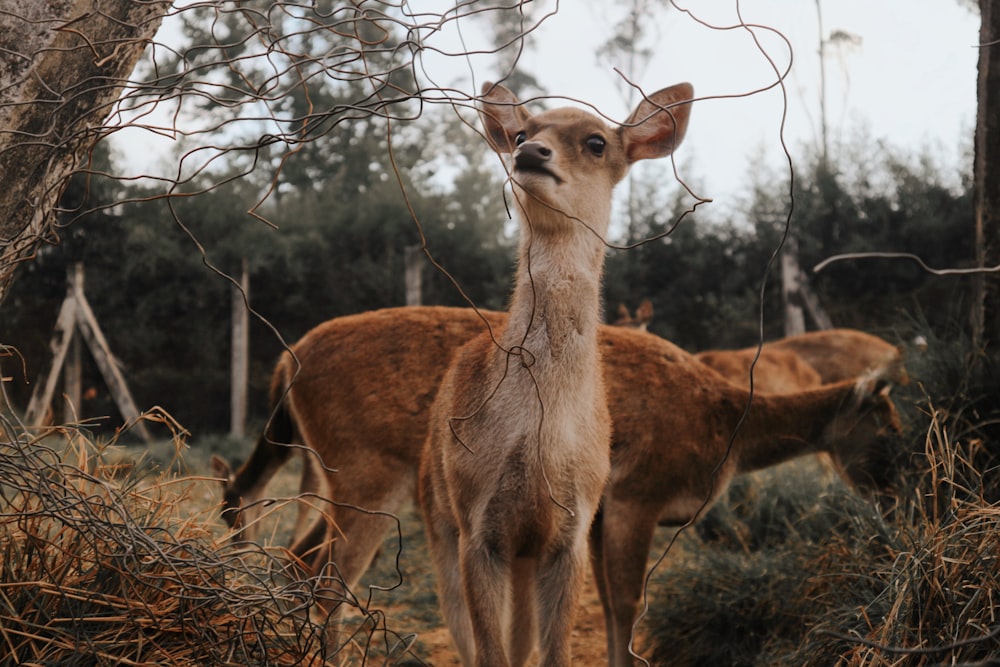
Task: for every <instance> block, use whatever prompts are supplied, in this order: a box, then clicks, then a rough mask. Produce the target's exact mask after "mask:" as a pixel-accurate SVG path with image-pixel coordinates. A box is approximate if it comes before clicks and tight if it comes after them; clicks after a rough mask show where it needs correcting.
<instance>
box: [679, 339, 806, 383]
mask: <svg viewBox="0 0 1000 667" xmlns="http://www.w3.org/2000/svg"><path fill="white" fill-rule="evenodd" d="M694 356H695V358H696V359H698V361H700V362H701V363H703V364H705V365H706V366H710V367H712V368H714V369H715V370H716V371H718V372H719V373H721V374H722V375H724V376H725V377H726V378H727V379H728V380H729V381H730V382H733V383H735V384H737V385H739V386H741V387H747V388H749V387H750V367H751V364H752V365H753V389H754V391H760V392H764V393H768V394H787V393H790V392H794V391H799V390H801V389H807V388H809V387H818V386H819V385H821V384H823V381H822V378H821V377H820V375H819V373H818V372H817V371H816V369H815V368H813V367H812V366H810V365H809V364H808V363H806V361H805V360H804V359H803V358H802V357H800V356H799V355H797V354H796V353H795V352H792V351H791V350H781V349H774V348H769V347H766V346H765V347H763V348H761V350H760V356H758V355H757V348H756V347H752V348H746V349H743V350H706V351H704V352H699V353H697V354H696V355H694ZM755 359H756V362H755Z"/></svg>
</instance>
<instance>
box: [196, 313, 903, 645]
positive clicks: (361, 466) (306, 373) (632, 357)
mask: <svg viewBox="0 0 1000 667" xmlns="http://www.w3.org/2000/svg"><path fill="white" fill-rule="evenodd" d="M481 317H485V318H486V320H487V322H488V323H489V325H490V327H492V329H493V330H494V331H497V330H500V329H502V328H503V326H504V322H505V321H506V316H505V315H504V314H502V313H492V312H487V311H480V312H479V313H478V314H477V313H476V312H475V311H472V310H470V309H459V308H441V307H419V308H393V309H386V310H380V311H374V312H370V313H363V314H360V315H351V316H347V317H341V318H337V319H334V320H330V321H328V322H324V323H323V324H321V325H319V326H317V327H316V328H315V329H313V330H312V331H310V332H309V333H308V334H306V336H304V337H303V338H302V339H301V340H300V341H299V342H298V343H296V344H295V345H294V346H293V348H292V352H293V353H294V355H295V356H294V358H293V357H292V355H291V354H288V353H286V354H285V355H284V356H283V357H282V359H281V361H280V362H279V364H278V367H277V368H276V370H275V376H274V377H275V383H274V388H275V391H274V392H273V394H272V396H273V398H274V400H275V401H276V403H275V405H276V408H275V409H276V415H275V417H274V419H272V431H274V433H271V434H270V435H271V437H272V438H274V439H276V440H277V439H278V437H279V433H281V434H282V435H281V436H280V437H281V438H291V435H289V434H293V435H294V440H293V439H280V440H278V442H279V443H281V442H296V443H301V444H303V445H304V446H306V447H308V449H304V451H305V452H307V453H309V454H311V455H310V456H308V457H307V458H308V459H309V460H319V461H322V462H323V464H325V466H326V467H327V470H325V471H324V476H325V477H324V478H325V480H326V485H327V486H328V489H327V490H325V491H324V492H323V493H324V494H325V495H327V496H328V497H329V498H331V499H336V501H337V504H336V505H334V504H332V503H331V504H329V505H328V506H326V507H324V514H325V516H324V517H321V518H318V519H317V520H316V521H315V523H313V528H312V530H310V531H308V532H306V533H301V534H299V539H298V540H297V541H296V544H295V545H294V547H293V549H294V550H297V552H298V553H299V554H300V555H301V554H305V553H306V552H307V551H308V550H309V549H310V548H312V547H314V546H315V545H317V544H319V543H321V542H323V541H324V540H325V539H329V538H327V536H328V535H331V536H336V538H337V539H334V540H332V542H331V543H330V547H329V548H330V551H329V552H328V553H327V554H325V557H326V558H330V559H332V560H333V561H334V562H336V563H337V566H338V568H339V571H340V573H341V575H342V577H343V579H344V581H345V583H346V584H347V586H348V587H349V588H352V589H353V588H354V587H355V586H356V585H357V584H358V582H359V581H360V579H361V576H362V574H363V573H364V572H365V570H366V569H367V568H368V565H369V563H370V562H371V560H372V558H373V557H374V555H375V553H376V552H377V550H378V548H379V546H380V545H381V543H382V539H383V536H384V535H385V534H386V532H387V531H388V530H389V528H390V526H391V525H392V524H391V523H390V519H388V518H386V516H385V515H389V514H400V513H401V512H402V510H403V508H404V507H405V505H406V504H407V503H409V502H411V500H412V499H413V497H414V495H415V493H416V474H417V467H418V463H419V458H420V451H421V447H422V444H423V441H424V438H425V434H426V429H427V419H428V417H427V407H428V406H429V405H430V403H431V402H432V401H433V398H434V395H435V392H436V391H437V387H438V384H439V383H440V380H441V377H442V375H443V374H444V369H445V368H446V367H447V365H448V360H449V358H450V355H451V351H452V350H453V349H454V348H456V347H458V346H460V345H461V344H463V343H464V342H466V341H468V340H470V339H471V338H472V337H473V336H475V335H476V334H478V333H481V332H482V330H483V328H484V327H485V325H484V324H483V320H482V319H481ZM600 339H601V356H602V363H603V366H604V378H605V384H606V387H607V392H608V406H609V410H610V413H611V417H612V422H613V424H614V437H613V452H614V453H613V457H612V472H611V482H612V486H609V487H608V488H607V489H606V496H607V497H608V498H610V499H612V502H611V503H610V504H609V508H610V509H611V510H612V516H614V517H616V518H617V517H620V516H621V513H622V511H624V509H625V508H626V507H628V506H627V505H626V504H625V494H626V492H631V493H637V494H640V495H641V494H642V493H646V494H648V495H649V499H650V502H651V503H652V505H653V507H654V508H655V507H657V506H659V505H663V506H668V505H671V504H673V505H677V504H681V505H685V504H686V505H689V507H688V509H689V510H690V512H691V513H693V512H695V511H696V510H697V509H699V505H698V504H697V503H696V501H694V500H692V499H691V496H692V494H693V493H694V492H695V491H696V490H697V485H696V484H695V483H694V480H696V479H697V480H703V479H704V478H705V477H707V476H710V469H709V470H708V471H706V470H705V466H706V465H707V464H708V462H709V461H710V460H711V459H713V458H714V457H719V458H721V453H720V452H722V451H724V450H725V448H726V445H727V443H728V441H729V438H730V436H731V435H732V431H733V428H734V426H735V422H736V419H737V416H738V408H739V409H742V407H743V406H745V405H746V403H747V400H748V398H749V394H748V392H747V390H746V389H744V388H740V387H738V386H734V385H731V384H730V383H729V382H727V381H726V379H725V378H723V377H722V376H721V375H719V374H717V373H715V372H714V371H712V370H711V369H709V368H707V367H705V366H704V365H702V364H700V363H699V362H698V361H697V360H696V359H695V358H694V357H693V356H692V355H690V354H688V353H686V352H684V351H683V350H680V349H679V348H677V347H676V346H673V345H671V344H670V343H668V342H666V341H663V340H662V339H659V338H657V337H655V336H653V335H651V334H641V333H639V332H631V331H624V330H622V329H619V328H616V327H610V326H603V327H601V328H600ZM296 359H297V360H298V361H297V362H296V361H295V360H296ZM300 366H301V370H300V371H299V372H298V374H297V375H296V374H295V370H296V369H297V368H299V367H300ZM286 382H291V385H290V386H286V385H285V383H286ZM286 389H287V391H286ZM822 391H824V392H826V391H832V392H833V393H832V394H820V396H822V397H825V398H826V399H827V401H826V403H824V404H822V405H821V407H823V408H824V409H829V410H830V411H829V412H824V413H823V414H820V415H819V416H816V415H815V414H812V413H811V412H809V411H810V410H812V409H814V404H813V402H812V400H810V401H805V400H803V399H800V398H797V397H796V396H775V397H764V396H763V395H757V396H755V397H754V399H753V403H752V405H753V406H754V407H753V410H752V412H751V415H750V416H751V417H752V419H749V420H748V421H747V423H746V424H744V425H743V426H742V427H741V429H740V433H742V434H743V435H741V440H740V441H737V442H742V439H743V438H749V436H752V438H749V440H753V439H755V438H757V437H761V438H763V437H764V436H765V435H766V436H767V437H768V438H769V442H770V445H769V446H770V447H772V448H773V447H774V446H775V445H778V446H784V447H786V449H785V450H784V451H781V452H778V453H777V454H774V456H773V458H774V459H775V460H774V461H773V462H778V460H780V459H782V457H784V458H791V457H794V456H797V455H800V454H806V453H809V452H811V451H815V449H817V448H820V447H823V446H826V447H829V448H831V449H833V450H834V451H836V452H838V455H842V456H843V457H844V459H845V462H850V461H853V459H854V457H856V456H863V455H864V452H865V450H866V449H869V448H875V447H878V446H881V444H882V443H881V441H880V433H878V432H877V430H876V424H877V423H876V422H874V421H873V420H875V419H877V418H879V417H881V418H882V419H883V420H884V421H885V423H886V424H888V425H890V426H892V425H893V424H894V421H893V420H894V412H893V408H892V405H891V402H890V401H889V399H888V397H887V396H885V395H884V393H883V392H882V391H881V390H879V389H878V388H877V385H875V386H871V385H867V384H865V385H862V387H861V388H860V390H855V389H854V388H852V387H851V386H850V385H849V384H848V385H845V386H836V385H835V386H834V387H832V388H830V387H828V388H825V389H823V390H822ZM812 393H813V392H810V395H811V394H812ZM814 398H815V397H814ZM831 398H835V399H836V400H832V401H831V400H830V399H831ZM856 399H857V400H856ZM840 401H843V404H841V403H840ZM868 408H871V409H872V413H871V414H870V415H869V416H868V417H867V418H866V419H864V420H862V421H861V423H860V426H861V427H860V428H855V429H853V430H851V429H850V428H849V427H850V425H851V422H852V419H851V416H852V415H856V414H857V412H858V411H861V412H862V413H863V412H864V410H865V409H868ZM769 419H773V420H774V421H773V423H770V424H769V423H768V420H769ZM813 419H814V423H812V424H809V420H813ZM789 422H791V423H792V426H794V428H790V427H787V426H785V425H786V424H788V423H789ZM806 425H809V426H811V427H812V429H813V431H814V432H815V433H819V436H817V438H810V439H800V438H798V437H797V436H800V435H801V434H800V433H798V431H799V430H800V429H801V428H802V427H803V426H806ZM744 428H746V429H751V428H752V430H747V431H746V432H745V433H744V431H743V429H744ZM783 429H788V432H783ZM824 429H825V437H826V440H823V437H824ZM837 432H843V433H848V435H845V436H844V437H843V438H840V439H834V438H831V437H830V435H831V434H834V433H837ZM633 441H634V442H633ZM764 444H765V445H766V444H767V443H764ZM763 446H764V445H761V447H763ZM740 447H741V448H740V449H737V450H734V456H733V457H732V458H730V460H729V462H728V463H727V465H728V466H730V467H729V468H728V469H727V470H726V471H725V475H724V476H723V478H722V480H720V483H719V484H717V485H716V488H715V489H714V490H713V497H717V495H718V493H721V491H722V489H723V487H724V486H725V484H723V483H721V482H722V481H723V480H725V479H728V478H727V477H726V475H731V474H737V471H736V470H734V469H733V468H732V466H733V465H734V462H737V463H736V465H738V466H739V471H742V470H743V468H744V467H745V466H747V465H748V461H752V460H756V461H757V464H766V461H764V460H762V459H767V458H769V457H763V456H761V455H759V454H758V455H757V456H755V457H752V456H751V455H750V454H749V453H747V452H749V451H750V447H749V445H742V446H740ZM294 451H295V450H294V449H292V448H290V447H285V446H282V445H280V444H274V443H271V442H268V439H267V438H262V439H261V441H260V442H259V443H258V445H257V447H256V449H255V450H254V453H253V454H252V455H251V456H250V458H249V459H248V461H247V462H246V464H244V465H243V466H242V467H241V468H240V469H239V470H238V471H237V472H236V473H235V474H231V473H230V470H229V467H228V465H227V464H226V463H225V462H224V461H222V460H221V459H219V458H217V457H216V458H214V463H213V469H214V470H215V474H216V475H217V476H219V477H222V478H223V479H226V480H228V481H227V482H226V483H225V488H226V492H225V494H224V495H225V498H226V506H227V507H226V511H225V513H224V517H225V518H226V519H227V521H230V523H234V522H235V523H237V525H239V520H241V518H242V517H243V514H244V513H245V512H248V511H249V510H246V509H244V510H243V511H240V509H241V507H242V508H247V507H248V506H252V505H253V503H254V501H255V500H257V499H259V498H260V497H261V496H262V495H263V490H264V487H265V486H266V484H267V482H268V480H269V479H270V475H272V474H273V472H274V471H275V470H277V469H278V467H279V466H280V465H281V464H282V463H284V461H285V460H287V458H288V457H289V456H290V455H291V454H292V453H293V452H294ZM699 451H701V452H703V453H702V454H699V453H698V452H699ZM737 454H739V456H738V457H737V456H736V455H737ZM644 461H649V462H651V463H650V467H651V468H652V467H653V466H655V467H656V468H657V469H658V470H666V471H668V472H669V473H670V474H668V475H666V476H665V477H664V478H663V479H662V480H660V479H655V481H654V482H653V483H652V484H651V487H652V488H646V489H645V490H643V489H642V488H634V489H633V488H631V487H630V477H632V476H635V475H636V474H637V472H636V470H637V469H640V470H641V468H642V467H643V465H644V464H643V462H644ZM306 470H309V468H308V467H307V468H306ZM623 471H624V472H623ZM671 471H672V472H671ZM676 475H680V476H682V477H685V478H688V477H690V479H691V480H692V483H691V484H677V483H676V482H674V481H672V480H673V479H674V477H675V476H676ZM652 477H654V478H655V475H653V476H652ZM312 480H313V478H312V477H310V476H308V475H307V476H305V478H304V480H303V483H304V489H303V490H304V491H307V492H308V491H313V490H316V487H315V486H313V482H312ZM647 481H648V480H647ZM654 492H655V493H654ZM662 494H666V498H663V497H661V495H662ZM707 496H708V493H707V492H706V493H705V496H704V497H702V498H701V499H697V502H702V501H704V500H705V499H706V498H707ZM674 498H676V499H678V500H677V502H676V503H672V502H671V501H672V499H674ZM633 502H638V498H633ZM639 509H640V510H641V514H640V517H639V518H638V519H637V520H638V521H639V522H640V523H639V525H640V526H643V527H645V526H646V525H647V524H646V523H643V522H647V521H648V517H649V515H650V514H654V515H655V514H657V512H656V511H655V509H654V510H652V511H650V510H644V509H643V508H642V506H641V503H640V505H639ZM608 516H609V515H608V513H607V512H604V513H602V515H601V518H600V519H599V521H598V523H597V525H598V526H599V528H598V529H597V531H598V532H597V533H596V534H594V535H593V536H592V539H597V538H600V537H601V535H602V534H603V533H604V532H605V531H606V530H608V529H607V525H608ZM688 516H690V514H689V515H688ZM665 518H666V519H669V521H670V522H671V523H677V522H678V521H680V520H681V519H683V518H684V515H683V513H681V512H677V511H674V512H673V513H667V516H666V517H665ZM657 519H658V517H656V518H654V523H655V521H656V520H657ZM625 521H626V525H628V522H629V521H631V520H630V519H627V518H626V519H625ZM333 526H336V528H335V529H334V528H332V527H333ZM644 529H645V528H644ZM649 530H652V529H649ZM598 546H600V545H598ZM616 546H617V550H616V549H611V550H608V549H601V550H600V551H597V552H596V553H597V554H604V555H603V556H601V558H600V559H599V560H598V562H597V563H595V567H598V564H599V563H603V562H605V559H606V558H607V559H609V560H607V562H609V563H615V562H620V561H622V560H623V559H625V556H626V555H628V554H627V553H626V554H625V555H623V553H622V551H621V549H622V548H624V547H623V546H621V545H616ZM626 546H627V545H626ZM643 548H645V549H648V546H646V547H643ZM592 557H593V554H592ZM610 559H616V560H610ZM631 559H632V560H628V561H627V562H628V563H629V564H630V565H631V567H632V570H631V572H630V574H629V576H628V577H627V578H628V579H629V580H630V581H632V580H634V578H635V573H634V567H635V564H634V563H633V562H632V561H634V560H636V558H635V556H634V554H632V555H631ZM625 560H627V559H625ZM607 569H608V568H607V567H605V566H600V569H599V570H597V572H601V573H603V572H604V571H605V570H607ZM623 576H624V573H623ZM604 581H605V584H607V578H605V579H604ZM636 586H639V587H641V583H640V584H633V585H632V588H631V589H629V588H623V589H621V591H620V592H619V594H618V595H617V596H615V593H614V590H608V589H609V588H612V589H613V587H610V586H608V585H604V586H602V588H601V591H602V595H603V596H604V597H605V599H606V600H607V602H606V603H605V604H606V605H607V608H608V609H611V608H612V606H613V607H614V608H616V609H618V611H617V612H616V613H615V614H614V615H612V614H611V613H610V611H609V612H606V613H607V614H608V623H609V632H608V636H609V640H610V638H611V637H618V639H616V640H615V642H614V643H613V644H611V643H610V641H609V647H610V648H611V650H612V651H613V652H616V654H617V655H619V656H621V655H622V654H623V653H624V654H625V655H626V656H627V651H628V648H627V646H628V644H627V637H628V634H629V628H630V624H631V620H630V619H631V618H632V616H634V611H635V603H634V600H635V596H636V595H638V593H637V591H638V590H639V588H637V587H636ZM630 601H631V602H630ZM628 609H631V610H632V611H631V612H629V611H628ZM623 610H624V611H623ZM630 613H631V615H632V616H630ZM618 660H619V663H618V664H623V663H622V662H621V661H622V660H625V663H624V664H627V659H626V658H621V657H619V658H618Z"/></svg>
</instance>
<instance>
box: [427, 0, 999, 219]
mask: <svg viewBox="0 0 1000 667" xmlns="http://www.w3.org/2000/svg"><path fill="white" fill-rule="evenodd" d="M542 4H543V5H544V4H545V3H544V2H543V3H542ZM620 4H622V3H609V2H603V1H602V2H597V1H594V0H575V1H574V2H567V1H566V0H563V1H562V2H559V3H558V13H557V14H555V15H554V16H551V17H549V18H548V19H546V20H545V22H544V23H543V24H542V26H541V28H540V29H539V30H537V31H536V32H534V33H532V34H531V35H530V36H529V38H528V50H527V52H526V54H525V56H524V59H523V66H524V68H525V69H526V70H527V71H529V72H531V73H532V74H534V75H536V76H537V77H538V79H539V80H540V82H541V84H542V86H543V88H544V89H545V90H546V92H547V93H549V94H556V95H565V96H568V97H574V98H578V99H581V100H585V101H587V102H592V103H595V104H597V105H598V106H599V107H600V108H601V110H602V111H604V112H605V113H607V114H608V115H610V116H611V117H613V118H616V119H623V118H624V117H625V116H627V114H628V112H629V110H630V108H627V106H626V101H625V99H624V97H623V94H622V90H621V88H620V87H619V86H618V81H617V80H616V79H617V78H618V77H617V75H616V74H615V73H614V71H613V70H612V68H611V64H609V63H607V62H599V61H598V60H597V58H596V57H595V55H594V49H595V46H596V45H598V44H600V43H602V42H604V41H606V40H607V39H608V37H609V36H610V34H611V29H610V28H611V26H612V25H613V24H614V22H616V21H617V20H618V16H617V15H616V13H615V12H616V11H620ZM546 6H548V7H553V8H554V7H555V6H556V3H555V2H554V1H553V2H549V3H548V5H546ZM677 6H679V7H682V8H683V9H686V10H688V11H689V12H690V14H686V13H684V12H682V11H679V10H678V9H677V8H675V7H671V8H669V9H666V10H664V11H662V12H661V14H660V15H659V17H658V19H657V20H656V21H655V23H654V24H653V25H652V35H653V42H652V43H653V45H654V46H655V56H654V57H653V59H652V60H651V62H650V63H649V65H648V66H647V67H646V68H645V69H644V70H643V71H636V72H631V73H629V76H630V78H633V79H634V80H635V81H636V82H637V83H639V84H640V85H641V86H642V87H643V88H644V89H645V90H646V92H653V91H655V90H657V89H659V88H662V87H664V86H667V85H670V84H672V83H676V82H678V81H690V82H692V83H693V84H694V86H695V91H696V94H697V96H698V97H716V96H730V97H726V98H725V99H706V100H704V101H700V102H698V103H697V104H696V106H695V108H694V110H693V112H692V117H691V125H690V129H689V131H688V135H687V138H686V140H685V145H684V146H682V147H681V148H680V149H679V150H678V154H677V157H678V160H679V163H680V165H681V167H682V173H681V176H682V177H683V178H685V179H686V180H687V179H692V180H694V181H695V182H697V183H701V184H703V187H702V188H700V189H699V194H702V195H704V196H706V197H710V198H712V199H713V200H714V201H715V202H716V204H717V205H718V206H721V207H727V206H733V205H735V204H736V203H737V201H736V200H737V199H738V198H739V197H740V196H745V194H746V191H747V190H746V188H747V185H748V182H749V175H750V170H751V167H752V165H754V164H758V163H759V162H760V161H761V160H763V161H764V163H765V164H768V165H771V166H774V167H776V168H777V167H781V165H783V164H784V163H785V158H784V156H783V153H782V151H781V146H780V141H779V129H780V127H781V118H782V109H783V99H782V95H783V92H782V90H781V89H780V88H774V89H772V90H770V91H768V92H766V93H760V94H757V95H752V96H750V97H731V96H738V95H746V94H747V93H750V92H751V91H753V90H755V89H757V88H761V87H764V86H768V85H770V84H772V83H774V82H775V80H776V76H775V73H774V69H773V67H772V65H771V64H770V63H769V62H768V60H767V57H765V55H764V54H762V53H761V51H760V48H758V46H757V45H756V44H755V42H754V39H753V36H752V35H751V34H750V32H748V31H747V30H745V29H735V30H717V29H712V28H709V27H706V26H705V25H702V24H701V23H699V20H700V21H703V22H706V23H709V24H711V25H714V26H734V25H738V24H739V23H740V21H739V17H738V14H737V10H739V13H740V15H742V18H743V21H744V22H746V23H748V24H760V25H764V26H769V27H770V28H773V29H774V30H776V31H778V32H780V33H781V34H782V35H783V36H784V38H785V39H787V40H788V44H786V42H785V41H784V39H782V38H781V37H779V36H778V35H777V34H775V33H773V32H771V31H768V30H766V29H763V28H758V29H755V30H754V34H755V35H756V36H757V38H758V39H759V41H760V44H761V46H762V47H763V49H764V50H765V51H766V52H767V55H768V56H769V57H770V58H771V59H772V60H773V61H774V64H775V65H776V66H777V68H778V69H779V70H781V71H784V70H785V69H786V68H788V67H789V64H791V72H790V74H789V76H788V78H787V79H786V80H785V91H784V94H785V95H787V108H788V117H787V121H786V124H785V138H786V141H787V142H788V144H789V148H790V149H791V151H792V154H793V157H795V156H798V155H801V154H802V144H803V142H810V143H811V144H812V145H814V146H817V145H819V136H820V131H819V128H820V112H819V109H820V102H819V99H820V93H819V90H820V86H819V79H820V66H819V57H818V51H819V24H818V21H817V17H818V15H817V9H816V3H815V2H814V1H809V0H742V1H741V2H737V1H736V0H689V1H687V2H678V3H677ZM822 12H823V15H822V18H823V32H824V35H825V36H826V37H829V36H830V35H831V34H832V33H834V32H835V31H842V32H844V33H847V34H849V35H851V36H853V37H856V38H857V41H856V42H854V43H850V44H848V43H846V42H844V41H841V42H840V45H839V46H837V45H831V46H829V47H827V51H826V55H827V58H826V72H827V114H826V116H827V122H828V125H829V127H830V141H831V142H832V143H835V142H836V141H837V140H838V139H839V138H849V137H851V136H854V135H856V134H858V133H859V132H860V131H862V130H865V131H866V132H867V134H868V135H869V136H870V137H871V138H872V139H873V140H882V141H886V142H887V143H889V144H890V145H891V146H894V147H897V148H901V149H904V150H912V151H914V152H916V151H919V150H921V149H926V150H930V151H933V152H934V154H935V155H936V157H937V158H938V159H939V161H940V163H942V164H944V165H947V166H951V167H953V168H954V169H956V170H957V169H959V168H960V166H964V163H963V162H962V161H963V160H965V157H966V156H965V154H964V153H963V151H966V150H967V149H968V148H969V146H971V138H972V132H973V130H974V127H975V102H976V95H975V91H976V64H977V57H978V56H977V49H976V44H977V42H978V31H979V17H978V15H977V14H975V13H973V12H971V11H969V10H968V9H966V8H965V7H964V6H963V5H961V4H960V3H959V1H958V0H876V1H872V0H826V1H824V2H823V3H822ZM537 14H538V12H537V11H536V15H537ZM696 19H697V20H696ZM464 37H465V38H466V40H467V41H466V43H467V44H469V43H470V42H469V40H471V43H473V44H474V43H475V40H476V37H475V35H474V33H473V31H471V30H468V29H466V30H465V31H464ZM789 48H790V49H791V50H789ZM451 66H455V63H452V64H451ZM459 67H464V68H465V75H466V76H468V70H469V66H468V65H467V64H465V63H464V62H463V63H462V64H460V65H459ZM472 68H473V69H474V70H476V71H475V74H476V77H477V79H478V80H479V81H482V80H483V79H484V78H487V77H488V76H494V75H495V71H490V70H489V68H488V66H486V65H485V64H477V63H474V64H473V65H472ZM445 69H446V66H445V65H443V64H442V65H441V70H438V71H440V72H442V76H444V74H443V72H444V71H445ZM432 71H433V65H432ZM466 85H469V86H470V89H471V83H469V84H466ZM713 206H715V205H713Z"/></svg>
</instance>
